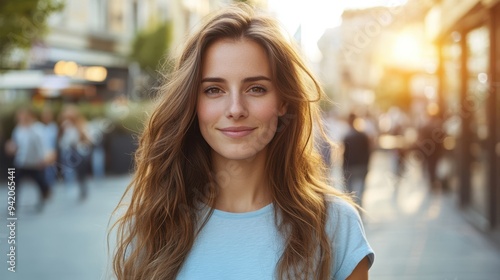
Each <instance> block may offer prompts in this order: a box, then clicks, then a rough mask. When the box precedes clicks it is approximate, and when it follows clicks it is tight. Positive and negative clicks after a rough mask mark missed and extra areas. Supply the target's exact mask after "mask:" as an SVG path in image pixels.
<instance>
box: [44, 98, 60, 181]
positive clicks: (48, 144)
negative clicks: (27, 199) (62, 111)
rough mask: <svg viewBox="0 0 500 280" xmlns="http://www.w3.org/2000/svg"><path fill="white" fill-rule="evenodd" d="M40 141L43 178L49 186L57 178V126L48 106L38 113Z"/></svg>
mask: <svg viewBox="0 0 500 280" xmlns="http://www.w3.org/2000/svg"><path fill="white" fill-rule="evenodd" d="M40 128H41V132H42V133H41V135H42V143H43V145H44V147H45V148H44V149H45V163H46V166H45V170H44V173H45V179H46V181H47V184H48V185H49V187H50V188H52V186H53V185H54V184H55V182H56V180H57V166H56V161H57V135H58V134H59V128H58V127H57V123H56V122H55V120H54V112H53V111H52V109H51V108H50V107H45V108H43V110H42V112H41V113H40Z"/></svg>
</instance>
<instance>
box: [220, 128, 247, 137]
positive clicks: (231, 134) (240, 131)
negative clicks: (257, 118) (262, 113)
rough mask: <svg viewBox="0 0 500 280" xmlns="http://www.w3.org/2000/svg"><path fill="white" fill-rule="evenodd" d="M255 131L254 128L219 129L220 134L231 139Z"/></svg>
mask: <svg viewBox="0 0 500 280" xmlns="http://www.w3.org/2000/svg"><path fill="white" fill-rule="evenodd" d="M254 130H255V127H226V128H221V129H219V131H220V132H222V134H224V135H226V136H228V137H231V138H241V137H245V136H247V135H249V134H250V133H252V132H253V131H254Z"/></svg>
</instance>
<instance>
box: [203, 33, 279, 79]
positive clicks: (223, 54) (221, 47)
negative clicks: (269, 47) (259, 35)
mask: <svg viewBox="0 0 500 280" xmlns="http://www.w3.org/2000/svg"><path fill="white" fill-rule="evenodd" d="M231 74H244V75H257V74H258V75H266V76H268V77H269V78H271V68H270V63H269V58H268V55H267V52H266V50H265V49H264V48H263V47H262V46H261V45H260V44H258V43H257V42H255V41H253V40H249V39H246V38H241V39H229V38H223V39H218V40H216V41H214V42H213V43H211V44H210V45H209V46H208V47H207V49H206V50H205V53H204V55H203V61H202V76H203V77H205V76H207V75H210V76H212V75H218V76H220V75H231Z"/></svg>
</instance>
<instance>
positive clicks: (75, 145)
mask: <svg viewBox="0 0 500 280" xmlns="http://www.w3.org/2000/svg"><path fill="white" fill-rule="evenodd" d="M58 143H59V150H60V152H61V164H62V173H63V176H64V179H65V180H66V181H72V180H74V179H76V181H77V183H78V186H79V188H80V200H85V199H86V198H87V195H88V182H87V173H88V172H89V164H90V156H91V153H92V142H91V140H90V137H89V136H88V131H87V122H86V120H85V118H84V117H83V116H82V115H81V114H80V112H79V110H78V108H77V107H76V106H74V105H66V106H65V107H64V108H63V109H62V111H61V115H60V129H59V141H58Z"/></svg>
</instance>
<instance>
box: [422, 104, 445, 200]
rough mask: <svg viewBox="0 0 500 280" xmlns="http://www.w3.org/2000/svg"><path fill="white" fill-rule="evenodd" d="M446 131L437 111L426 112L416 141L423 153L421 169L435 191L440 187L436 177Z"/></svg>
mask: <svg viewBox="0 0 500 280" xmlns="http://www.w3.org/2000/svg"><path fill="white" fill-rule="evenodd" d="M445 136H446V133H445V131H444V129H443V127H442V121H441V119H440V117H439V116H438V114H437V113H430V114H428V117H427V120H426V121H425V123H424V125H423V126H422V127H421V128H420V131H419V138H418V142H417V146H418V149H419V150H420V151H421V152H422V153H423V164H422V167H423V170H424V174H425V176H426V178H427V181H428V184H429V188H430V189H431V190H433V191H436V190H438V189H439V188H440V182H439V180H438V177H437V166H438V162H439V160H440V158H441V155H442V154H443V149H444V148H443V141H444V138H445Z"/></svg>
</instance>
